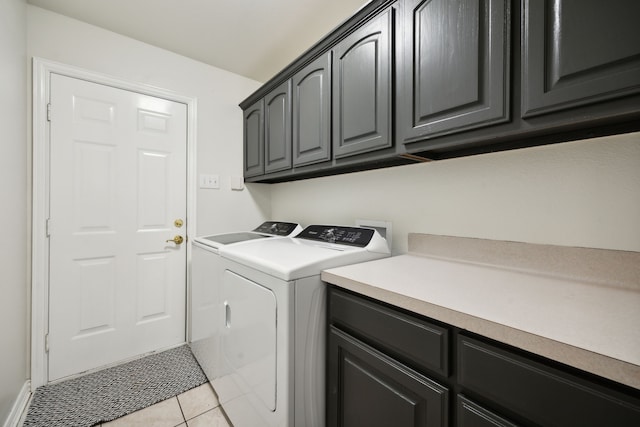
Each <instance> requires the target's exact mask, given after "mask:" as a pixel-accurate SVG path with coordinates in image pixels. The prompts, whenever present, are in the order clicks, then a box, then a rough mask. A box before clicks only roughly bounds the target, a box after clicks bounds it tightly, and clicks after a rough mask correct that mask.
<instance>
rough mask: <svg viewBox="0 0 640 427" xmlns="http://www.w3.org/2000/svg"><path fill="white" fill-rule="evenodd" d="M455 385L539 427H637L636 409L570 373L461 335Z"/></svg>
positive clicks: (639, 406)
mask: <svg viewBox="0 0 640 427" xmlns="http://www.w3.org/2000/svg"><path fill="white" fill-rule="evenodd" d="M458 383H459V384H460V385H461V386H462V387H463V388H464V389H466V390H468V391H469V392H473V393H475V394H476V395H478V396H481V398H482V399H483V400H484V401H486V402H488V403H489V404H495V405H499V406H501V407H504V408H507V409H509V410H510V411H513V412H515V413H516V414H518V415H519V416H521V417H522V418H523V419H525V420H527V421H529V422H531V423H533V424H535V425H540V426H558V427H560V426H576V427H578V426H579V427H601V426H616V427H623V426H629V427H631V426H640V403H639V402H638V401H637V400H635V401H634V400H633V399H629V398H628V397H627V396H625V395H623V394H621V393H616V392H615V391H614V390H607V389H604V388H600V387H598V386H597V385H595V384H591V383H590V382H589V381H585V380H583V379H581V378H579V377H577V376H575V375H573V374H571V373H568V372H563V371H562V370H559V369H556V368H553V367H550V366H547V365H545V364H542V363H539V362H537V361H535V360H531V359H529V358H527V357H523V356H521V355H518V354H516V353H513V352H510V351H508V350H505V349H502V348H499V347H496V346H494V345H491V344H488V343H485V342H483V341H480V340H477V339H474V338H470V337H467V336H464V335H459V336H458Z"/></svg>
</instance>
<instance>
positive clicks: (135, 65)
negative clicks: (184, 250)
mask: <svg viewBox="0 0 640 427" xmlns="http://www.w3.org/2000/svg"><path fill="white" fill-rule="evenodd" d="M27 20H28V44H27V46H28V55H29V58H31V57H34V56H35V57H40V58H44V59H49V60H53V61H57V62H61V63H64V64H67V65H73V66H76V67H80V68H84V69H87V70H90V71H94V72H99V73H103V74H107V75H110V76H112V77H116V78H119V79H124V80H129V81H133V82H139V83H144V84H147V85H152V86H156V87H160V88H163V89H168V90H171V91H174V92H176V93H179V94H181V95H186V96H192V97H196V98H197V110H198V116H197V156H198V159H197V170H198V173H209V174H218V175H220V182H221V188H220V189H219V190H202V189H199V190H198V192H197V196H196V198H197V218H198V224H197V226H198V228H197V234H208V233H213V232H220V231H230V230H239V229H246V228H252V227H254V226H255V225H256V224H258V223H260V222H262V221H263V220H264V219H266V218H268V217H270V216H271V215H270V214H271V212H270V202H269V191H270V190H269V187H268V186H265V185H249V186H248V187H247V188H246V189H245V190H243V191H231V189H230V177H231V176H232V175H239V176H242V111H241V109H240V107H238V103H239V102H240V101H242V100H243V99H244V98H245V97H246V96H248V95H249V94H250V93H252V92H253V91H254V90H255V89H256V88H257V87H259V85H260V84H259V83H258V82H255V81H253V80H250V79H247V78H244V77H241V76H238V75H235V74H233V73H229V72H227V71H224V70H221V69H218V68H215V67H211V66H209V65H206V64H203V63H200V62H197V61H194V60H191V59H188V58H186V57H183V56H180V55H176V54H174V53H172V52H168V51H166V50H162V49H159V48H156V47H153V46H150V45H148V44H145V43H141V42H138V41H136V40H133V39H130V38H128V37H124V36H121V35H118V34H115V33H113V32H110V31H106V30H103V29H101V28H98V27H95V26H92V25H88V24H85V23H82V22H80V21H77V20H74V19H70V18H67V17H65V16H62V15H58V14H55V13H52V12H49V11H47V10H44V9H41V8H38V7H35V6H31V5H30V6H28V8H27ZM211 48H212V49H215V46H212V47H211Z"/></svg>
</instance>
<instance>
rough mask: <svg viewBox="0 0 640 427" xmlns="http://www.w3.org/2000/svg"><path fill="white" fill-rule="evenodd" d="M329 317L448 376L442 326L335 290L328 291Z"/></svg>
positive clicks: (414, 363) (445, 336)
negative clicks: (329, 292)
mask: <svg viewBox="0 0 640 427" xmlns="http://www.w3.org/2000/svg"><path fill="white" fill-rule="evenodd" d="M329 317H330V321H331V322H332V323H335V324H337V325H339V326H341V327H343V328H345V329H347V330H348V331H349V332H351V333H352V334H354V335H357V336H359V337H361V338H362V339H363V340H365V341H367V342H369V343H371V344H373V345H374V346H375V347H377V348H378V349H382V350H383V351H384V352H385V353H388V354H391V355H393V356H394V357H396V358H398V359H399V360H401V361H402V362H404V363H406V364H408V365H410V366H418V367H420V368H424V369H426V370H428V371H431V372H435V373H438V374H441V375H443V376H445V377H446V376H448V375H449V364H448V346H449V331H448V330H447V329H446V328H444V327H442V326H438V325H435V324H432V323H430V322H428V321H426V320H424V319H421V318H419V317H414V316H410V315H408V314H405V313H402V312H400V311H396V310H393V309H391V308H388V307H386V306H383V305H381V304H376V303H374V302H371V301H368V300H365V299H362V298H359V297H357V296H354V295H351V294H348V293H345V292H342V291H339V290H336V289H332V290H331V294H330V298H329Z"/></svg>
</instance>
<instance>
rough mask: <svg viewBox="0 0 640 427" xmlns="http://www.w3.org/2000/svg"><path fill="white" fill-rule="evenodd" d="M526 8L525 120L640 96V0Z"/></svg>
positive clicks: (535, 1)
mask: <svg viewBox="0 0 640 427" xmlns="http://www.w3.org/2000/svg"><path fill="white" fill-rule="evenodd" d="M522 4H523V7H522V114H523V117H532V116H536V115H539V114H543V113H549V112H552V111H557V110H564V109H568V108H575V107H580V106H585V105H589V104H595V103H597V102H600V101H604V100H608V99H612V98H621V97H624V96H629V95H633V94H637V93H640V25H639V24H638V17H640V1H638V0H616V1H613V2H606V1H601V0H581V1H575V0H522ZM602 113H603V115H605V114H606V113H607V112H606V110H604V111H603V112H602Z"/></svg>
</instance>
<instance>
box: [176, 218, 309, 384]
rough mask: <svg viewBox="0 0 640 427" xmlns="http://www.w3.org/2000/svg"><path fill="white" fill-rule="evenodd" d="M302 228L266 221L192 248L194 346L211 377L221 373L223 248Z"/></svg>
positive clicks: (201, 241)
mask: <svg viewBox="0 0 640 427" xmlns="http://www.w3.org/2000/svg"><path fill="white" fill-rule="evenodd" d="M300 231H302V227H301V226H300V224H297V223H293V222H281V221H266V222H264V223H262V224H261V225H259V226H258V227H256V228H255V229H253V230H250V231H240V232H232V233H222V234H214V235H209V236H202V237H196V238H195V239H194V240H193V242H192V251H191V297H190V304H191V307H190V313H191V322H190V325H191V327H190V331H191V332H190V340H189V341H190V346H191V351H192V353H193V354H194V356H195V357H196V360H198V363H200V366H202V369H203V371H204V372H205V374H206V375H207V377H208V378H209V379H210V380H211V379H212V378H214V377H216V376H218V374H217V373H216V371H217V370H218V369H219V366H220V363H219V348H220V346H219V343H218V341H219V338H220V337H219V331H220V328H219V325H220V323H221V319H222V316H223V312H222V311H221V307H222V306H221V303H220V301H219V297H218V296H219V294H220V285H221V282H220V281H221V275H222V268H221V264H220V255H219V250H220V248H221V247H223V246H232V245H241V244H243V243H245V242H249V241H253V240H267V239H272V238H280V237H288V236H295V235H296V234H298V233H299V232H300Z"/></svg>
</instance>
